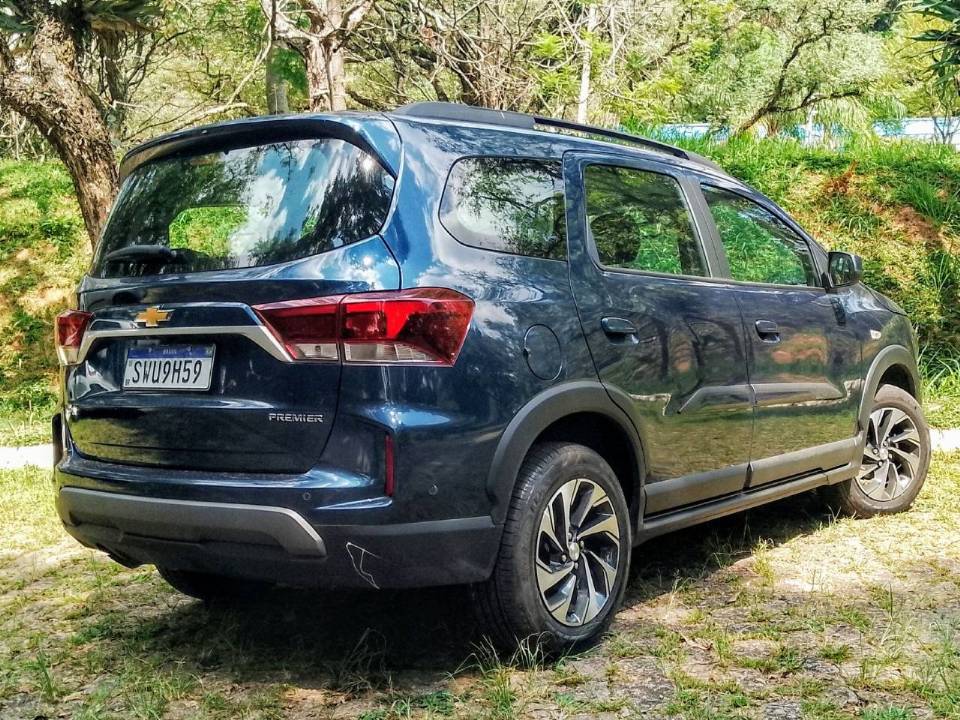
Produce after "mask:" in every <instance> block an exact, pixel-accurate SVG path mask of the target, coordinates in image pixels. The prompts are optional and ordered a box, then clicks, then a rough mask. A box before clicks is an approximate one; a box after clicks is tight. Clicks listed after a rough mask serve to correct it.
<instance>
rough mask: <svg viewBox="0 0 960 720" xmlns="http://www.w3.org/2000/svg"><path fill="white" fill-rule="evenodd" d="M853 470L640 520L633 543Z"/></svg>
mask: <svg viewBox="0 0 960 720" xmlns="http://www.w3.org/2000/svg"><path fill="white" fill-rule="evenodd" d="M856 471H857V466H856V465H854V463H848V464H847V465H843V466H841V467H838V468H835V469H833V470H828V471H826V472H816V473H813V474H811V475H804V476H803V477H799V478H792V479H788V480H784V481H782V482H778V483H769V484H767V485H762V486H760V487H758V488H755V489H749V488H748V489H746V490H744V491H742V492H739V493H736V494H734V495H727V496H725V497H721V498H717V499H715V500H710V501H709V502H705V503H700V504H698V505H693V506H691V507H685V508H681V509H679V510H671V511H669V512H665V513H661V514H658V515H654V516H653V517H648V518H644V519H643V520H642V522H641V525H640V531H639V532H638V533H637V538H636V542H637V543H641V542H644V541H645V540H649V539H650V538H654V537H657V536H658V535H663V534H665V533H668V532H673V531H674V530H681V529H683V528H686V527H690V526H691V525H697V524H699V523H702V522H709V521H710V520H716V519H717V518H721V517H724V516H725V515H732V514H734V513H738V512H743V511H744V510H749V509H751V508H754V507H757V506H758V505H765V504H767V503H770V502H774V501H776V500H782V499H783V498H787V497H790V496H791V495H799V494H800V493H804V492H807V491H809V490H814V489H816V488H818V487H820V486H822V485H832V484H834V483H838V482H843V481H844V480H848V479H850V478H852V477H853V476H854V475H855V474H856Z"/></svg>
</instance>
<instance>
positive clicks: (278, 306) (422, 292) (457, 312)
mask: <svg viewBox="0 0 960 720" xmlns="http://www.w3.org/2000/svg"><path fill="white" fill-rule="evenodd" d="M253 309H254V311H255V312H256V313H257V315H259V316H260V318H261V319H262V320H263V322H264V323H265V324H266V325H267V326H268V327H269V328H270V329H271V330H272V331H273V333H274V335H275V336H276V337H277V339H278V340H279V341H280V342H281V343H282V344H283V346H284V347H285V348H286V349H287V352H289V353H290V355H291V357H293V358H294V359H295V360H336V359H338V358H339V357H340V356H341V353H342V357H343V360H344V362H349V363H375V364H381V363H404V364H410V363H416V364H421V363H426V364H430V365H453V364H454V363H455V362H456V360H457V355H458V354H459V353H460V348H461V347H462V346H463V341H464V339H465V338H466V335H467V328H468V327H469V326H470V318H471V317H472V315H473V301H472V300H471V299H470V298H468V297H466V296H465V295H461V294H460V293H458V292H455V291H453V290H447V289H444V288H414V289H412V290H397V291H388V292H376V293H364V294H359V295H335V296H327V297H319V298H311V299H307V300H291V301H287V302H279V303H270V304H267V305H257V306H255V307H254V308H253Z"/></svg>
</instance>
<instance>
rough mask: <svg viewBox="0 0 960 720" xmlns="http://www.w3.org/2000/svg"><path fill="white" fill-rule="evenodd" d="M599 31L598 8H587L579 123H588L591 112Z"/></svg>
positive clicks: (578, 98)
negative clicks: (595, 48) (594, 50)
mask: <svg viewBox="0 0 960 720" xmlns="http://www.w3.org/2000/svg"><path fill="white" fill-rule="evenodd" d="M596 29H597V6H596V5H591V6H590V7H588V8H587V36H586V37H585V38H584V39H582V40H581V43H582V44H583V58H582V60H581V65H580V94H579V95H578V96H577V122H578V123H585V122H587V114H588V111H589V110H590V72H591V69H592V68H591V64H592V62H593V33H594V31H595V30H596Z"/></svg>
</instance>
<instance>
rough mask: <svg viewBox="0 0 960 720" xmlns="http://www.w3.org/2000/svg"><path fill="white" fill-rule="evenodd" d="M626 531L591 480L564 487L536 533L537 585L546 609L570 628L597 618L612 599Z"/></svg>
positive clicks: (605, 498)
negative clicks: (622, 534)
mask: <svg viewBox="0 0 960 720" xmlns="http://www.w3.org/2000/svg"><path fill="white" fill-rule="evenodd" d="M620 544H621V530H620V523H619V521H618V520H617V514H616V512H615V511H614V509H613V504H612V503H611V502H610V498H609V497H608V496H607V493H606V492H605V491H604V490H603V488H601V487H600V486H599V485H597V484H596V483H595V482H593V481H592V480H588V479H586V478H578V479H575V480H570V481H569V482H567V483H565V484H564V485H562V486H561V487H560V488H559V489H558V490H557V491H556V493H554V495H553V497H552V498H550V502H548V503H547V506H546V508H545V509H544V511H543V515H542V516H541V519H540V527H539V530H538V532H537V546H536V567H537V587H538V589H539V591H540V597H541V599H542V600H543V603H544V605H545V606H546V608H547V611H548V612H549V613H550V614H551V615H552V616H553V618H554V619H555V620H556V621H557V622H560V623H562V624H563V625H567V626H579V625H583V624H584V623H588V622H590V621H591V620H593V619H594V618H595V617H597V615H599V614H600V612H601V611H602V610H603V609H604V607H606V605H607V603H608V602H610V601H611V598H612V596H613V594H614V587H615V585H616V581H617V571H618V569H619V567H620V553H621V547H620Z"/></svg>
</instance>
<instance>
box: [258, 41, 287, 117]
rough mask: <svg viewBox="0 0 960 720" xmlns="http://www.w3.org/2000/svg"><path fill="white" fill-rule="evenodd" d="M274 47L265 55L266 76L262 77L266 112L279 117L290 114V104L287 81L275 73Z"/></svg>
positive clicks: (275, 56) (275, 49)
mask: <svg viewBox="0 0 960 720" xmlns="http://www.w3.org/2000/svg"><path fill="white" fill-rule="evenodd" d="M278 50H279V48H278V47H277V46H276V45H274V46H273V47H271V48H270V52H269V53H267V62H266V75H265V77H264V81H265V85H266V89H267V112H268V113H269V114H270V115H280V114H282V113H288V112H290V102H289V100H288V99H287V81H286V80H284V79H283V76H282V75H281V74H280V73H279V72H277V62H278V59H277V51H278Z"/></svg>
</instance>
